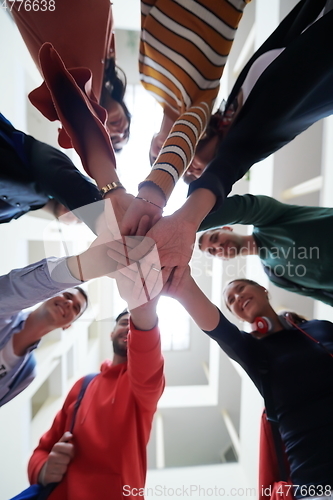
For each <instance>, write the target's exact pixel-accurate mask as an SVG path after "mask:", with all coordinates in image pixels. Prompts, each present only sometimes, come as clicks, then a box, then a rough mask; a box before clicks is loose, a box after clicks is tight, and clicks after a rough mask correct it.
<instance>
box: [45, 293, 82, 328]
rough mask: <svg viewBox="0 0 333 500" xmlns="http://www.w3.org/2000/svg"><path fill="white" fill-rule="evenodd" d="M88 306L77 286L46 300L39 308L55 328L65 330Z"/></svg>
mask: <svg viewBox="0 0 333 500" xmlns="http://www.w3.org/2000/svg"><path fill="white" fill-rule="evenodd" d="M86 308H87V301H86V299H85V297H84V296H83V295H82V293H81V292H80V290H78V289H77V288H69V289H68V290H65V291H64V292H62V293H60V294H58V295H56V296H55V297H52V299H49V300H47V301H46V302H44V303H43V304H42V305H41V306H40V307H39V310H40V312H41V313H42V314H46V315H47V316H48V321H49V322H50V324H52V326H53V327H54V328H62V329H63V330H65V329H66V328H68V327H69V326H70V325H71V324H72V323H73V321H75V320H76V319H77V318H78V317H79V316H81V314H82V313H83V312H84V311H85V309H86Z"/></svg>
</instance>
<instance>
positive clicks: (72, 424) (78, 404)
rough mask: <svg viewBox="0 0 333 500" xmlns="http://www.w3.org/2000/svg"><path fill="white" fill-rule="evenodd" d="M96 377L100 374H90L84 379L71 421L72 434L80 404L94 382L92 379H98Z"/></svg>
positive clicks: (70, 429)
mask: <svg viewBox="0 0 333 500" xmlns="http://www.w3.org/2000/svg"><path fill="white" fill-rule="evenodd" d="M96 375H98V373H90V374H89V375H86V376H85V377H84V379H83V381H82V386H81V389H80V392H79V395H78V397H77V400H76V403H75V405H74V410H73V416H72V421H71V425H70V428H69V432H70V433H71V434H72V433H73V429H74V425H75V419H76V414H77V411H78V409H79V407H80V404H81V401H82V399H83V396H84V393H85V392H86V389H87V387H88V385H89V384H90V382H91V381H92V379H93V378H95V377H96Z"/></svg>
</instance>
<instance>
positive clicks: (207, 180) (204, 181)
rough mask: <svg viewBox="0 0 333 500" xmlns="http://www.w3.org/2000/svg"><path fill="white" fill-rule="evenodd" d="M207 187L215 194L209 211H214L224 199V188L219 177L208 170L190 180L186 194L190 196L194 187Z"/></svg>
mask: <svg viewBox="0 0 333 500" xmlns="http://www.w3.org/2000/svg"><path fill="white" fill-rule="evenodd" d="M200 188H201V189H208V190H209V191H211V192H212V193H214V194H215V196H216V203H215V205H214V207H213V208H212V210H211V212H215V210H217V209H218V208H220V206H221V205H222V203H223V201H224V200H225V198H226V196H225V190H224V187H223V185H222V182H221V181H220V179H219V178H218V177H217V176H216V175H215V174H211V173H209V172H207V173H204V174H203V175H202V176H201V177H200V178H199V179H197V180H196V181H193V182H191V184H190V186H189V189H188V193H187V196H190V195H191V194H192V193H193V192H194V191H195V190H196V189H200Z"/></svg>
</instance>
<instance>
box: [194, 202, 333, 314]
mask: <svg viewBox="0 0 333 500" xmlns="http://www.w3.org/2000/svg"><path fill="white" fill-rule="evenodd" d="M225 224H253V226H254V228H253V236H254V239H255V241H256V243H257V246H258V249H259V257H260V259H261V262H262V264H263V265H264V266H268V267H269V268H271V269H272V270H273V273H274V274H275V276H274V275H273V276H270V279H271V281H272V282H273V283H274V284H276V285H277V286H280V287H282V288H285V289H286V290H289V291H291V292H296V293H300V294H301V295H308V296H310V297H312V298H314V299H316V300H321V301H322V302H325V303H326V304H329V305H331V306H333V258H332V256H331V254H330V251H331V250H332V248H333V209H332V208H322V207H302V206H297V205H286V204H284V203H280V202H279V201H276V200H275V199H273V198H270V197H268V196H253V195H251V194H246V195H244V196H239V195H236V196H231V197H229V198H227V199H226V200H225V202H224V204H223V205H222V207H221V208H220V209H219V210H217V211H216V212H213V213H212V214H210V215H208V216H207V217H206V218H205V219H204V220H203V222H202V223H201V226H200V228H199V230H200V231H202V230H205V229H210V228H213V227H217V226H221V225H225ZM276 276H277V277H276ZM278 277H281V278H282V279H279V278H278ZM287 280H288V281H287ZM326 292H328V293H331V294H332V296H331V297H330V296H328V295H325V293H326Z"/></svg>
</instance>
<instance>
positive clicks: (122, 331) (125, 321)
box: [111, 314, 129, 357]
mask: <svg viewBox="0 0 333 500" xmlns="http://www.w3.org/2000/svg"><path fill="white" fill-rule="evenodd" d="M128 332H129V314H124V315H123V316H121V317H120V318H119V320H118V321H117V323H116V326H115V327H114V330H113V332H112V333H111V340H112V345H113V352H114V353H115V354H117V355H118V356H122V357H127V335H128Z"/></svg>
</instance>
